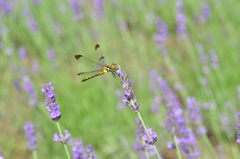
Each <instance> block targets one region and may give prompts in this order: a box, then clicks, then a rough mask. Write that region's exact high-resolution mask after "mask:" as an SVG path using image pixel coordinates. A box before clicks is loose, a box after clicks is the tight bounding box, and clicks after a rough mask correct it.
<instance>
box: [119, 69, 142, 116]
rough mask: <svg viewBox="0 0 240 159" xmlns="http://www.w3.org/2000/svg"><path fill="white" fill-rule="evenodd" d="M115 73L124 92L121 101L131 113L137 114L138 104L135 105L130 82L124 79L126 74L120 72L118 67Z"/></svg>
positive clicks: (135, 101)
mask: <svg viewBox="0 0 240 159" xmlns="http://www.w3.org/2000/svg"><path fill="white" fill-rule="evenodd" d="M117 73H118V76H119V77H120V79H121V85H122V89H123V91H124V95H123V100H122V101H123V102H124V103H125V104H126V106H130V107H131V109H132V110H133V111H135V112H138V111H139V109H140V104H139V103H137V98H136V97H134V91H133V90H131V82H130V81H129V80H128V79H126V76H127V74H126V73H125V72H121V69H120V66H118V71H117Z"/></svg>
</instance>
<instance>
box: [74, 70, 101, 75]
mask: <svg viewBox="0 0 240 159" xmlns="http://www.w3.org/2000/svg"><path fill="white" fill-rule="evenodd" d="M100 71H101V70H95V71H89V72H80V73H78V75H93V74H96V73H98V72H100Z"/></svg>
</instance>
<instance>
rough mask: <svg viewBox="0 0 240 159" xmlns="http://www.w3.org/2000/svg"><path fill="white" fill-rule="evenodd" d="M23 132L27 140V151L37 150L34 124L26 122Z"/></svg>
mask: <svg viewBox="0 0 240 159" xmlns="http://www.w3.org/2000/svg"><path fill="white" fill-rule="evenodd" d="M23 128H24V130H25V137H26V139H27V140H28V149H29V150H30V151H34V150H36V149H37V148H38V144H37V138H36V136H35V131H34V124H33V123H32V122H26V123H25V124H24V126H23Z"/></svg>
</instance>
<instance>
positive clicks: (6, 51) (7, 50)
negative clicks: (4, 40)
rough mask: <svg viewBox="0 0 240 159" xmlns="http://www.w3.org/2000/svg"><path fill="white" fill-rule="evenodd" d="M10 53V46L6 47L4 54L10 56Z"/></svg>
mask: <svg viewBox="0 0 240 159" xmlns="http://www.w3.org/2000/svg"><path fill="white" fill-rule="evenodd" d="M12 53H13V50H12V48H7V49H6V50H5V54H6V55H7V56H11V55H12Z"/></svg>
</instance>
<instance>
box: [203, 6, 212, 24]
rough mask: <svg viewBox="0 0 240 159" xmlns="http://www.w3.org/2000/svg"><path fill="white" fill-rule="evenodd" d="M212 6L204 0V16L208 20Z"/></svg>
mask: <svg viewBox="0 0 240 159" xmlns="http://www.w3.org/2000/svg"><path fill="white" fill-rule="evenodd" d="M210 13H211V12H210V6H209V4H208V2H204V4H203V7H202V16H203V18H204V19H205V21H207V20H208V19H209V17H210Z"/></svg>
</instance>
